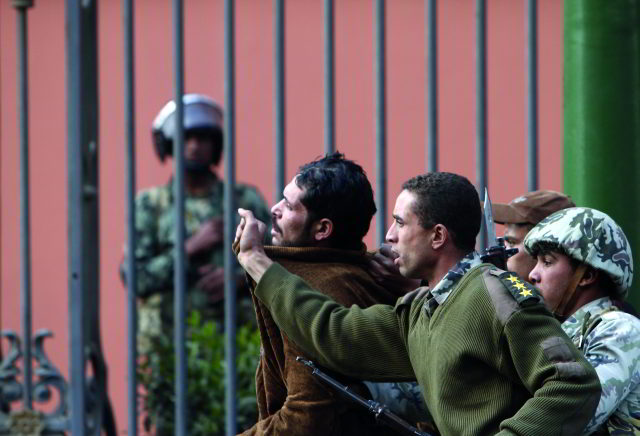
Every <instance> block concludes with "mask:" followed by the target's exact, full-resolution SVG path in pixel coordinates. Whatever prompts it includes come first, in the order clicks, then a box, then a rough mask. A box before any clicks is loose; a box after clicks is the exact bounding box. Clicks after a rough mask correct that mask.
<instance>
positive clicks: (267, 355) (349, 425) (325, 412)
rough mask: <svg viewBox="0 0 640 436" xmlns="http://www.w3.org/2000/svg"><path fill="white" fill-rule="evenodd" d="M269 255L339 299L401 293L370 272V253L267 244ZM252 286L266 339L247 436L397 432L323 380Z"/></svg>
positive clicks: (358, 300) (378, 299) (368, 300)
mask: <svg viewBox="0 0 640 436" xmlns="http://www.w3.org/2000/svg"><path fill="white" fill-rule="evenodd" d="M265 251H266V253H267V255H268V256H269V257H270V258H271V259H272V260H274V261H275V262H278V263H280V264H281V265H282V266H283V267H285V268H286V269H287V270H289V271H290V272H292V273H294V274H296V275H298V276H300V277H302V278H303V279H304V280H305V281H306V282H307V283H309V284H310V285H311V286H312V287H313V288H315V289H317V290H318V291H320V292H323V293H324V294H326V295H328V296H330V297H331V298H333V299H334V300H335V301H336V302H338V303H340V304H342V305H344V306H351V305H353V304H356V305H358V306H360V307H368V306H371V305H373V304H379V303H381V304H390V305H393V304H395V302H396V300H397V298H398V297H400V296H401V295H398V294H394V293H393V292H391V291H388V290H385V289H384V288H382V287H380V286H379V285H378V284H377V283H376V282H375V281H374V280H373V279H372V278H371V276H370V275H369V274H368V273H367V272H366V260H367V254H366V251H365V248H364V246H363V249H362V251H347V250H338V249H327V248H309V247H305V248H298V247H265ZM254 286H255V283H252V286H251V291H252V297H253V302H254V307H255V310H256V317H257V320H258V327H259V329H260V337H261V341H262V347H261V355H260V362H259V363H258V369H257V371H256V391H257V400H258V412H259V418H258V419H259V420H258V422H257V423H256V424H255V425H254V426H253V427H252V428H250V429H249V430H247V431H245V432H244V433H242V435H243V436H253V435H271V436H273V435H287V436H296V435H300V436H302V435H304V436H314V435H317V436H338V435H340V436H342V435H344V436H346V435H360V434H362V435H373V434H393V433H392V432H391V431H389V430H388V429H386V428H383V427H380V426H377V427H376V426H374V420H373V417H372V416H371V414H370V413H369V412H367V411H365V410H364V409H361V408H357V407H356V406H355V405H353V404H352V403H350V402H348V401H346V400H344V399H343V398H341V397H340V396H339V395H338V394H337V393H334V392H332V391H331V390H330V389H328V388H327V387H325V386H324V385H322V384H321V383H320V382H319V381H318V380H317V379H316V378H315V377H314V376H312V375H311V371H310V369H309V368H307V367H306V366H304V365H303V364H301V363H299V362H296V357H297V356H304V357H306V356H305V355H304V353H302V352H301V351H299V349H298V348H297V347H296V345H295V344H294V343H293V342H291V341H290V340H289V338H287V336H286V335H285V334H284V333H282V332H281V331H280V329H279V328H278V326H277V325H276V324H275V322H274V321H273V318H272V317H271V314H270V313H269V311H268V310H267V308H266V307H265V306H264V305H263V304H262V303H261V302H260V300H258V299H257V298H256V297H255V295H253V287H254Z"/></svg>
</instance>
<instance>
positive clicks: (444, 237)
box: [431, 224, 449, 250]
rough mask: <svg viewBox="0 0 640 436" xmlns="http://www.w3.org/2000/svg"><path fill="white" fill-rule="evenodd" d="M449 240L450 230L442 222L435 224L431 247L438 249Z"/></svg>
mask: <svg viewBox="0 0 640 436" xmlns="http://www.w3.org/2000/svg"><path fill="white" fill-rule="evenodd" d="M448 240H449V231H448V230H447V228H446V227H445V226H443V225H442V224H436V225H435V226H433V233H432V234H431V248H433V249H434V250H438V249H439V248H442V247H444V246H445V244H446V243H447V241H448Z"/></svg>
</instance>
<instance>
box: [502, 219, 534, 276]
mask: <svg viewBox="0 0 640 436" xmlns="http://www.w3.org/2000/svg"><path fill="white" fill-rule="evenodd" d="M529 230H531V226H529V225H528V224H524V225H521V224H507V227H506V229H505V232H504V241H505V245H506V246H507V248H517V249H518V252H517V253H516V254H514V255H513V256H511V257H510V258H509V259H507V270H509V271H511V272H514V273H516V274H518V275H519V276H520V277H521V278H523V279H525V280H529V273H530V272H531V270H532V269H533V268H534V267H535V266H536V259H534V258H533V257H532V256H530V255H529V254H528V253H527V252H526V251H525V249H524V237H525V236H527V233H529Z"/></svg>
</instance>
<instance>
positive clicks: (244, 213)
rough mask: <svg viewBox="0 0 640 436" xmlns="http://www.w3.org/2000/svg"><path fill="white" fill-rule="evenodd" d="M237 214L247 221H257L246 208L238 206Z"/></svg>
mask: <svg viewBox="0 0 640 436" xmlns="http://www.w3.org/2000/svg"><path fill="white" fill-rule="evenodd" d="M238 215H240V217H241V218H244V219H245V221H247V222H253V221H257V219H256V217H254V216H253V212H251V211H250V210H248V209H243V208H238Z"/></svg>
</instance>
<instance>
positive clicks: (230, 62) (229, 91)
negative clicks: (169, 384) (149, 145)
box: [224, 0, 237, 436]
mask: <svg viewBox="0 0 640 436" xmlns="http://www.w3.org/2000/svg"><path fill="white" fill-rule="evenodd" d="M234 32H235V25H234V1H233V0H225V2H224V76H225V77H224V100H225V105H226V111H225V112H226V114H225V117H224V119H225V126H224V127H225V128H224V133H225V134H224V139H225V144H224V146H225V147H224V148H225V158H224V178H225V184H224V309H225V310H224V314H225V317H224V325H225V327H224V328H225V360H226V374H225V379H226V380H225V381H226V386H227V390H226V424H227V425H226V427H227V428H226V430H227V435H228V436H232V435H235V434H236V433H237V431H236V298H235V272H234V270H235V268H234V266H235V264H234V258H233V254H232V251H231V245H232V244H233V238H234V236H235V225H234V224H235V222H236V220H235V217H236V206H235V198H234V192H235V183H236V176H235V132H236V131H235V121H236V120H235V57H234Z"/></svg>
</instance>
